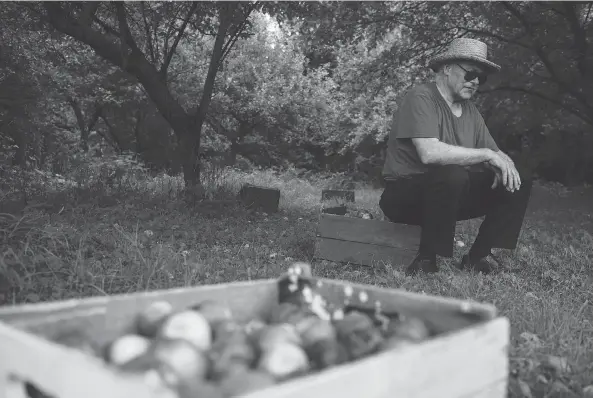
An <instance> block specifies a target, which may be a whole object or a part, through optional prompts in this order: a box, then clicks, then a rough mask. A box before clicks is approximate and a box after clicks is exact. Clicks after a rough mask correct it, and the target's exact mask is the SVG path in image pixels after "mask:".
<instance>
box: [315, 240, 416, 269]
mask: <svg viewBox="0 0 593 398" xmlns="http://www.w3.org/2000/svg"><path fill="white" fill-rule="evenodd" d="M415 255H416V250H415V249H411V250H410V249H406V248H402V247H389V246H381V245H372V244H367V243H360V242H348V241H345V240H338V239H330V238H317V239H316V248H315V258H319V259H324V260H329V261H335V262H338V263H339V262H344V263H351V264H358V265H366V266H369V267H373V266H375V265H377V263H378V262H385V263H390V264H392V265H393V266H396V267H399V266H401V265H407V264H409V263H410V262H411V261H412V260H413V259H414V256H415Z"/></svg>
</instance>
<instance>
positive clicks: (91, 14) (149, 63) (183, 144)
mask: <svg viewBox="0 0 593 398" xmlns="http://www.w3.org/2000/svg"><path fill="white" fill-rule="evenodd" d="M43 8H44V11H45V16H46V17H47V21H48V22H49V23H50V24H51V25H52V26H53V27H54V28H55V29H56V30H58V31H60V32H62V33H64V34H66V35H68V36H71V37H72V38H74V39H76V40H78V41H80V42H82V43H85V44H86V45H88V46H90V47H91V48H92V49H93V50H94V51H95V52H96V53H97V54H98V55H99V56H101V57H102V58H104V59H105V60H107V61H109V62H110V63H112V64H113V65H115V66H118V67H119V68H121V69H122V70H124V71H126V72H127V73H129V74H130V75H131V76H133V77H134V78H135V79H137V81H138V82H139V83H140V84H141V85H142V87H143V88H144V90H145V91H146V93H147V95H148V97H149V98H150V99H151V100H152V101H153V102H154V104H155V106H156V108H157V109H158V110H159V112H160V113H161V115H162V116H163V117H164V118H165V120H167V122H168V123H169V124H170V125H171V128H172V129H173V131H174V132H175V134H176V136H177V139H178V141H179V145H178V148H179V156H180V158H181V159H182V162H183V174H184V179H185V183H186V187H188V188H191V187H195V186H196V185H199V182H200V175H199V172H200V168H199V163H198V162H197V153H198V151H199V147H200V138H201V133H202V126H203V124H204V121H205V118H206V114H207V110H208V107H209V104H210V100H211V96H212V91H213V88H214V80H215V78H216V74H217V73H218V70H219V68H220V65H221V61H222V60H223V59H224V57H225V56H226V54H228V52H229V51H230V50H231V48H232V46H233V45H234V43H235V42H236V41H237V40H238V38H239V37H240V36H242V35H243V34H244V32H245V30H246V28H247V27H248V18H249V15H250V14H251V12H252V11H253V10H254V8H255V4H253V3H238V2H221V3H198V2H191V3H144V2H140V3H123V2H108V3H107V2H106V3H99V2H94V3H58V2H45V3H43ZM200 34H203V35H212V36H214V38H215V40H214V46H213V48H212V53H211V57H210V62H209V68H208V73H207V76H206V79H205V82H204V87H203V90H202V93H201V98H200V101H199V104H198V106H197V107H196V109H193V110H187V109H185V108H184V107H183V106H182V105H181V104H180V102H179V101H178V99H177V98H176V97H175V95H174V93H173V92H172V91H171V89H170V87H169V84H168V81H167V73H168V70H169V66H170V64H171V61H172V59H173V57H174V56H175V54H176V50H177V48H178V46H179V44H180V42H181V41H182V40H184V39H187V37H188V36H192V35H200Z"/></svg>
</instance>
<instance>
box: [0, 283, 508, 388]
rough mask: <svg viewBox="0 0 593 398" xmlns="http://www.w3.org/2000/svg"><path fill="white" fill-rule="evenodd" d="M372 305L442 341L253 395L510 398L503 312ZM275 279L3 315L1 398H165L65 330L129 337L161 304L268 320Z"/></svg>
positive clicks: (325, 286)
mask: <svg viewBox="0 0 593 398" xmlns="http://www.w3.org/2000/svg"><path fill="white" fill-rule="evenodd" d="M320 281H321V282H322V287H321V293H322V294H324V295H326V297H329V298H330V299H331V298H333V299H344V296H343V295H344V284H345V283H344V282H340V281H333V280H325V279H320ZM350 285H351V286H352V287H353V288H354V289H356V290H357V289H362V290H365V291H366V292H367V295H368V300H366V301H365V303H368V304H363V303H357V304H358V305H368V306H372V305H373V304H372V303H374V301H375V300H381V301H382V303H383V306H384V309H385V310H386V311H398V312H400V313H402V314H404V315H411V316H418V317H420V318H421V319H423V320H424V321H425V322H426V323H427V324H428V325H429V326H430V327H431V328H432V329H433V330H436V331H438V332H439V333H441V334H440V335H438V336H436V337H433V338H431V339H430V340H427V341H425V342H423V343H420V344H418V345H413V346H407V347H403V348H400V349H397V350H392V351H386V352H381V353H379V354H376V355H374V356H371V357H367V358H365V359H362V360H358V361H356V362H352V363H349V364H345V365H341V366H336V367H333V368H330V369H328V370H326V371H323V372H319V373H316V374H312V375H308V376H304V377H301V378H297V379H293V380H291V381H287V382H284V383H282V384H279V385H277V386H274V387H270V388H267V389H264V390H261V391H259V392H256V393H252V394H249V395H245V396H246V397H252V398H302V397H307V398H326V397H331V396H337V397H342V398H359V397H365V398H392V397H394V396H397V397H402V398H405V397H409V398H412V397H416V398H419V397H422V398H433V397H434V398H437V397H438V398H502V397H505V396H506V391H507V375H508V356H507V355H508V354H507V352H508V346H509V322H508V320H507V319H506V318H504V317H497V316H496V311H495V308H494V307H493V306H490V305H486V304H480V303H473V302H464V301H460V300H454V299H448V298H440V297H433V296H428V295H420V294H414V293H408V292H404V291H400V290H390V289H383V288H377V287H373V286H366V285H358V284H350ZM277 294H278V292H277V285H276V281H275V280H261V281H253V282H238V283H231V284H220V285H210V286H202V287H193V288H181V289H172V290H166V291H154V292H149V293H138V294H130V295H119V296H112V297H99V298H90V299H86V300H81V301H78V302H72V301H68V302H61V303H54V304H37V305H23V306H17V307H8V308H0V320H1V321H2V322H0V397H7V398H23V397H25V396H26V395H25V393H24V388H23V383H22V381H23V380H25V381H28V382H30V383H33V384H35V385H36V386H38V387H39V388H41V389H43V390H44V392H46V393H47V394H50V395H51V396H53V397H54V398H80V397H87V398H105V397H109V398H130V397H135V398H143V397H146V398H148V397H156V395H155V393H154V392H153V391H151V390H150V389H149V388H148V387H147V386H146V385H145V384H143V382H142V381H141V380H139V379H136V378H133V377H131V376H124V375H123V374H118V373H117V372H116V371H114V370H112V369H110V368H108V367H107V366H106V365H104V364H103V363H102V362H101V361H99V360H97V359H94V358H91V357H89V356H87V355H85V354H83V353H81V352H79V351H76V350H74V349H69V348H65V347H63V346H60V345H57V344H55V343H52V342H50V341H49V340H48V339H46V338H45V337H51V336H53V335H54V334H55V333H56V332H59V331H61V330H64V328H69V327H75V328H81V329H82V330H84V331H85V332H86V333H87V334H88V335H89V337H91V338H92V339H94V340H95V341H96V342H97V343H98V344H104V343H106V342H108V341H110V340H112V339H113V338H115V337H116V336H118V335H120V334H122V333H123V332H124V331H126V330H127V329H128V328H129V327H130V326H131V322H132V320H133V318H134V316H135V314H136V313H137V312H138V311H139V310H140V309H142V308H144V307H145V306H146V305H147V304H148V303H150V302H152V301H154V300H157V299H159V300H161V299H164V300H167V301H169V302H170V303H171V304H172V305H173V306H174V307H176V308H180V309H181V308H186V307H188V306H192V305H194V304H197V303H199V302H201V301H202V300H205V299H211V300H220V301H222V302H225V303H227V304H228V305H229V306H230V307H231V308H232V310H233V312H234V314H236V317H237V318H238V320H240V321H241V320H247V319H251V318H253V317H255V316H265V315H266V314H268V313H269V312H270V311H271V309H272V307H273V306H274V305H277V304H276V303H277Z"/></svg>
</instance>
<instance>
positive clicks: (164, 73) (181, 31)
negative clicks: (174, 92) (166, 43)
mask: <svg viewBox="0 0 593 398" xmlns="http://www.w3.org/2000/svg"><path fill="white" fill-rule="evenodd" d="M197 7H198V3H197V2H195V1H194V2H192V5H191V7H190V9H189V12H188V13H187V16H186V17H185V19H184V20H183V23H182V24H181V27H180V28H179V30H178V31H177V35H176V36H175V40H174V41H173V45H172V46H171V48H170V49H169V51H167V53H166V54H165V60H164V61H163V65H162V66H161V69H160V70H159V74H160V75H161V78H162V79H163V81H166V80H167V70H168V69H169V64H170V63H171V59H173V55H174V54H175V50H176V49H177V46H178V45H179V41H181V38H182V37H183V34H184V33H185V28H186V27H187V24H188V23H189V20H190V19H191V17H192V16H193V15H194V12H195V11H196V9H197Z"/></svg>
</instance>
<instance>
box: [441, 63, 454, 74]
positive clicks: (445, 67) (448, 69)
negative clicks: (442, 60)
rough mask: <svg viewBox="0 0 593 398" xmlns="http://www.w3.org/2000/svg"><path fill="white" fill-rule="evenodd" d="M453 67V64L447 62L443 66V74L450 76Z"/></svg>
mask: <svg viewBox="0 0 593 398" xmlns="http://www.w3.org/2000/svg"><path fill="white" fill-rule="evenodd" d="M451 68H452V65H451V64H445V65H443V66H442V67H441V69H442V71H443V74H444V75H446V76H449V75H450V74H451Z"/></svg>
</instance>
